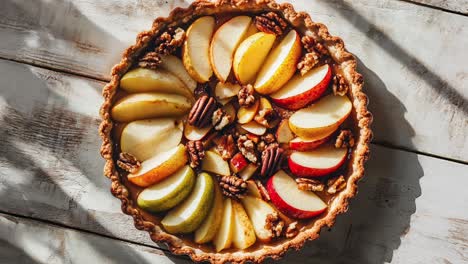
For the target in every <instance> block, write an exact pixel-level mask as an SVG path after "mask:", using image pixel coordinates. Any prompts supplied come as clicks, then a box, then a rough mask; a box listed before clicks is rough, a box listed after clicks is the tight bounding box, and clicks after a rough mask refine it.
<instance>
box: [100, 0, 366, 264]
mask: <svg viewBox="0 0 468 264" xmlns="http://www.w3.org/2000/svg"><path fill="white" fill-rule="evenodd" d="M362 86H363V81H362V76H361V75H360V74H359V73H358V72H357V71H356V60H355V58H354V57H353V56H352V55H351V54H350V53H349V52H347V51H346V50H345V48H344V44H343V41H342V40H341V39H340V38H338V37H334V36H331V35H330V34H329V33H328V30H327V29H326V27H325V26H324V25H322V24H318V23H315V22H313V21H312V20H311V18H310V16H309V15H308V14H306V13H300V12H299V13H298V12H296V11H295V10H294V9H293V7H292V5H291V4H277V3H275V2H274V1H271V0H218V1H195V2H194V3H192V4H191V5H190V6H189V7H188V8H176V9H174V10H173V11H172V12H171V13H170V15H169V16H168V17H167V18H157V19H156V20H155V21H154V23H153V26H152V28H151V29H150V30H149V31H144V32H142V33H140V34H139V35H138V37H137V40H136V44H135V45H133V46H131V47H129V48H128V49H127V50H126V51H125V52H124V54H123V58H122V60H121V62H120V63H119V64H117V65H116V66H114V68H113V69H112V78H111V81H110V82H109V83H108V84H107V85H106V86H105V87H104V90H103V96H104V98H105V102H104V104H103V105H102V107H101V116H102V119H103V121H102V123H101V126H100V131H99V132H100V135H101V137H102V138H103V145H102V149H101V155H102V156H103V157H104V158H105V159H106V165H105V168H104V173H105V175H106V176H107V177H109V178H110V179H111V181H112V187H111V191H112V194H113V195H114V196H116V197H117V198H119V199H120V200H121V201H122V211H123V212H124V213H126V214H129V215H131V216H132V217H133V218H134V221H135V227H136V228H137V229H140V230H145V231H147V232H149V234H150V236H151V238H152V240H154V241H155V242H164V243H166V244H167V246H168V247H169V249H170V250H171V252H173V253H174V254H186V255H189V256H190V257H191V258H192V259H193V260H194V261H209V262H212V263H223V262H240V263H243V262H247V261H252V262H261V261H263V260H264V259H265V258H267V257H271V258H274V259H277V258H279V257H281V256H282V255H283V254H284V253H285V252H286V251H287V250H288V249H289V248H294V249H299V248H300V247H302V245H303V244H304V243H305V241H307V240H313V239H316V238H318V237H319V232H320V229H321V228H322V227H324V226H328V227H330V226H332V225H333V224H334V221H335V218H336V216H337V215H338V214H340V213H342V212H345V211H346V210H347V207H348V200H349V199H350V198H351V197H353V196H354V195H355V194H356V191H357V181H358V180H359V179H360V178H361V177H362V176H363V173H364V163H365V161H366V160H367V159H368V156H369V141H370V139H371V137H372V133H371V130H370V127H369V126H370V123H371V121H372V116H371V114H370V113H369V111H368V110H367V97H366V95H365V94H364V93H363V91H362Z"/></svg>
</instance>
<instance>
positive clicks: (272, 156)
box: [260, 145, 284, 177]
mask: <svg viewBox="0 0 468 264" xmlns="http://www.w3.org/2000/svg"><path fill="white" fill-rule="evenodd" d="M283 158H284V150H283V149H282V148H280V147H279V146H277V145H271V146H268V147H267V148H266V149H265V150H264V151H263V152H262V169H261V171H260V175H261V176H262V177H269V176H271V175H273V174H274V173H275V172H276V171H278V170H279V169H280V167H281V164H282V163H283Z"/></svg>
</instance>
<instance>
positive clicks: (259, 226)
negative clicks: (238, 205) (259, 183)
mask: <svg viewBox="0 0 468 264" xmlns="http://www.w3.org/2000/svg"><path fill="white" fill-rule="evenodd" d="M242 204H243V205H244V208H245V210H246V211H247V215H248V216H249V218H250V220H251V221H252V224H253V228H254V230H255V234H256V235H257V238H258V239H259V240H260V241H262V242H269V241H270V240H271V238H272V237H273V234H272V233H271V230H268V229H266V228H265V223H266V219H267V217H268V215H269V214H273V213H275V212H276V210H275V209H273V207H272V206H271V205H270V204H269V203H267V202H265V201H264V200H262V199H261V197H252V196H245V197H244V198H242Z"/></svg>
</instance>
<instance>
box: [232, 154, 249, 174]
mask: <svg viewBox="0 0 468 264" xmlns="http://www.w3.org/2000/svg"><path fill="white" fill-rule="evenodd" d="M248 164H249V163H248V162H247V160H246V159H245V158H244V155H242V153H240V152H238V153H237V154H236V155H234V156H233V157H232V158H231V160H230V161H229V166H230V168H231V170H232V172H234V173H238V172H239V171H242V170H243V169H244V168H245V167H247V165H248Z"/></svg>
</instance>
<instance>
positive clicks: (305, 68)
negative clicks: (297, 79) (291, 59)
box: [297, 51, 319, 76]
mask: <svg viewBox="0 0 468 264" xmlns="http://www.w3.org/2000/svg"><path fill="white" fill-rule="evenodd" d="M318 62H319V56H318V54H317V52H315V51H312V52H308V53H306V54H305V55H304V56H303V57H302V59H301V60H300V61H299V63H298V64H297V69H298V70H299V72H300V73H301V75H302V76H304V75H305V74H306V73H307V72H309V71H310V70H311V69H312V68H314V66H315V65H317V63H318Z"/></svg>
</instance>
